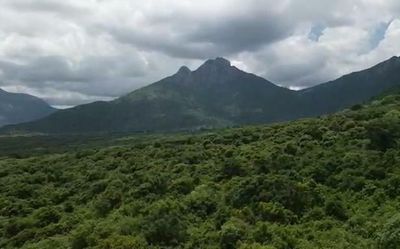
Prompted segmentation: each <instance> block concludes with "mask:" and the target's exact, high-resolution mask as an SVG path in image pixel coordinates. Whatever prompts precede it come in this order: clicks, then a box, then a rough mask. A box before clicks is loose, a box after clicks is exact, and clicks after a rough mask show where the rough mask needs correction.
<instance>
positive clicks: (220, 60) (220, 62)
mask: <svg viewBox="0 0 400 249" xmlns="http://www.w3.org/2000/svg"><path fill="white" fill-rule="evenodd" d="M205 64H208V65H215V66H221V67H230V66H231V62H230V61H228V60H227V59H225V58H222V57H217V58H215V59H210V60H207V61H206V62H205Z"/></svg>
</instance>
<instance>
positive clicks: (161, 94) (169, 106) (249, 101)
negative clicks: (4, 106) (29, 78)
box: [2, 56, 400, 133]
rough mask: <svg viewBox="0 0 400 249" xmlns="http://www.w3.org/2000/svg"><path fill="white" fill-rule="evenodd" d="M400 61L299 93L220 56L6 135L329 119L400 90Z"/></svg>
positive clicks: (392, 59)
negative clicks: (315, 117)
mask: <svg viewBox="0 0 400 249" xmlns="http://www.w3.org/2000/svg"><path fill="white" fill-rule="evenodd" d="M399 61H400V59H399V58H398V57H396V56H395V57H392V58H390V59H389V60H387V61H384V62H381V63H379V64H377V65H375V66H373V67H371V68H369V69H366V70H362V71H359V72H354V73H351V74H348V75H344V76H342V77H340V78H338V79H336V80H332V81H329V82H327V83H323V84H320V85H317V86H314V87H311V88H308V89H305V90H301V91H293V90H290V89H287V88H284V87H280V86H278V85H275V84H274V83H272V82H270V81H268V80H266V79H264V78H262V77H259V76H257V75H255V74H251V73H247V72H244V71H242V70H240V69H238V68H236V67H235V66H232V65H231V63H230V62H229V61H228V60H226V59H224V58H221V57H218V58H216V59H210V60H207V61H206V62H205V63H203V64H202V65H201V66H199V67H198V68H197V69H196V70H193V71H191V70H190V69H189V68H188V67H186V66H182V67H181V68H179V70H178V71H177V72H176V73H175V74H173V75H171V76H169V77H166V78H164V79H161V80H159V81H157V82H155V83H153V84H150V85H148V86H145V87H143V88H140V89H137V90H135V91H133V92H131V93H128V94H126V95H124V96H121V97H120V98H118V99H116V100H113V101H110V102H95V103H91V104H87V105H83V106H78V107H75V108H71V109H67V110H61V111H58V112H56V113H54V114H52V115H50V116H49V117H46V118H44V119H41V120H38V121H35V122H30V123H25V124H21V125H14V126H8V127H6V128H5V129H2V130H3V131H6V132H13V131H24V132H44V133H87V132H89V133H91V132H94V133H96V132H143V131H179V130H193V129H201V128H218V127H224V126H231V125H243V124H259V123H272V122H281V121H288V120H293V119H298V118H304V117H313V116H319V115H324V114H329V113H332V112H335V111H338V110H341V109H343V108H347V107H350V106H351V105H354V104H358V103H360V102H363V101H367V100H368V99H370V98H371V97H373V96H376V95H379V94H380V93H382V92H383V91H385V90H388V89H390V88H391V87H396V86H400V73H399V72H400V63H398V62H399Z"/></svg>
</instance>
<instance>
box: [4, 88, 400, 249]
mask: <svg viewBox="0 0 400 249" xmlns="http://www.w3.org/2000/svg"><path fill="white" fill-rule="evenodd" d="M19 139H20V140H21V147H23V138H19ZM119 140H121V139H119ZM127 141H128V142H127V143H124V144H115V145H114V146H104V147H103V148H98V147H94V148H87V149H85V150H80V151H77V152H73V151H70V150H67V151H66V152H65V153H61V154H46V155H35V156H31V157H28V158H24V159H17V158H13V157H11V156H4V157H3V158H2V159H1V160H0V193H1V196H0V236H1V237H0V248H31V249H33V248H37V249H39V248H40V249H46V248H47V249H50V248H51V249H53V248H61V249H62V248H72V249H80V248H97V249H111V248H113V249H128V248H129V249H132V248H150V249H151V248H154V249H155V248H223V249H230V248H241V249H260V248H264V249H273V248H276V249H290V248H301V249H305V248H310V249H311V248H332V249H335V248H337V249H343V248H362V249H366V248H381V249H383V248H385V249H395V248H399V247H398V245H399V244H400V214H399V210H400V199H399V195H400V143H399V142H400V95H391V96H387V97H384V98H381V99H378V100H375V101H373V102H372V103H371V104H369V105H368V106H361V105H357V106H354V107H353V108H352V109H351V110H347V111H344V112H341V113H338V114H335V115H331V116H326V117H322V118H319V119H307V120H300V121H295V122H290V123H285V124H277V125H272V126H253V127H244V128H236V129H226V130H220V131H214V132H208V133H204V134H199V135H186V136H185V135H179V136H178V135H177V136H176V137H174V136H172V135H170V136H168V137H164V136H161V135H160V136H159V137H158V138H157V137H156V138H155V137H151V139H149V140H148V141H146V139H134V138H133V139H129V138H128V139H127Z"/></svg>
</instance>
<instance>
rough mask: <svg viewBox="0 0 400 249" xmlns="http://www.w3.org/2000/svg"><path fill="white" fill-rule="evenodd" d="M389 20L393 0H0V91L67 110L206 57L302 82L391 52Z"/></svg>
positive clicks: (396, 9)
mask: <svg viewBox="0 0 400 249" xmlns="http://www.w3.org/2000/svg"><path fill="white" fill-rule="evenodd" d="M399 18H400V2H399V1H398V0H354V1H347V0H337V1H330V0H284V1H272V0H249V1H242V0H203V1H193V0H135V1H129V0H102V1H98V0H86V1H79V0H65V1H58V0H41V1H34V0H2V1H1V2H0V39H1V43H0V87H1V86H7V89H9V90H10V89H11V90H14V91H24V92H28V93H32V94H35V95H38V96H41V97H43V98H45V99H46V100H47V101H49V102H50V103H51V104H54V105H74V104H80V103H86V102H89V101H93V100H98V99H111V98H114V97H116V96H119V95H122V94H124V93H127V92H129V91H131V90H134V89H136V88H138V87H140V86H143V85H145V84H149V83H152V82H154V81H156V80H158V79H160V78H162V77H165V76H168V75H169V74H172V73H174V72H175V71H176V70H177V69H178V68H179V67H180V66H181V65H183V64H185V65H188V66H189V67H191V68H192V69H194V68H195V67H197V66H198V65H199V64H200V63H201V61H202V60H204V59H206V58H209V57H216V56H225V57H228V58H229V59H232V60H233V61H234V64H235V65H238V66H239V67H240V68H243V69H245V70H248V71H250V72H254V73H258V74H261V75H263V76H265V77H266V78H268V79H270V80H272V81H274V82H276V83H278V84H280V85H284V86H291V87H292V88H293V87H294V88H298V87H304V86H310V85H313V84H316V83H320V82H323V81H326V80H329V79H333V78H336V77H339V76H340V75H341V74H344V73H348V72H351V71H353V70H359V69H362V68H364V67H367V66H371V65H373V64H376V63H378V62H379V61H381V60H384V59H387V58H388V57H391V56H393V55H399V54H400V51H399V46H398V44H400V35H399V32H400V24H399V23H400V19H399ZM389 22H390V25H389V26H387V30H386V32H385V35H384V36H382V37H374V36H377V35H379V34H378V33H377V32H375V31H376V29H377V27H379V25H382V23H383V24H385V23H389ZM313 27H320V28H319V29H321V31H320V34H318V39H310V35H309V34H310V31H311V30H312V28H313ZM371 41H376V42H377V44H373V45H372V44H371ZM17 86H18V87H17Z"/></svg>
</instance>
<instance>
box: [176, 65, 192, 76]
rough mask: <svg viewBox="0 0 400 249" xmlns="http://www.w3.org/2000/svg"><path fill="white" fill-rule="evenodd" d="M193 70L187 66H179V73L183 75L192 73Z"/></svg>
mask: <svg viewBox="0 0 400 249" xmlns="http://www.w3.org/2000/svg"><path fill="white" fill-rule="evenodd" d="M191 72H192V71H190V69H189V68H188V67H187V66H182V67H181V68H179V70H178V72H177V74H181V75H188V74H190V73H191Z"/></svg>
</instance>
